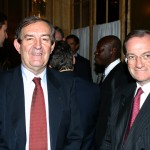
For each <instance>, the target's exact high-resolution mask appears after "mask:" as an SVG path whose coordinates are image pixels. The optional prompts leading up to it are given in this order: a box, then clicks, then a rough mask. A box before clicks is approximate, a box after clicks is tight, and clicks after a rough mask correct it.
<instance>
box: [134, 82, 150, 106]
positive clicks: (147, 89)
mask: <svg viewBox="0 0 150 150" xmlns="http://www.w3.org/2000/svg"><path fill="white" fill-rule="evenodd" d="M139 87H141V88H142V90H143V93H142V94H141V97H140V108H141V107H142V106H143V104H144V102H145V100H146V98H147V96H148V95H149V93H150V82H149V83H147V84H145V85H143V86H140V85H139V84H138V83H137V88H136V91H135V93H136V92H137V90H138V89H139Z"/></svg>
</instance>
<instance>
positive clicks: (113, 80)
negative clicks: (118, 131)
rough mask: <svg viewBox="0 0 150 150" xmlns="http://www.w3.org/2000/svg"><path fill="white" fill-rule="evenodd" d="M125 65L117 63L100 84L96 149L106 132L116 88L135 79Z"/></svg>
mask: <svg viewBox="0 0 150 150" xmlns="http://www.w3.org/2000/svg"><path fill="white" fill-rule="evenodd" d="M125 65H126V64H122V63H121V62H120V63H119V64H118V65H116V66H115V67H114V68H113V69H112V70H111V71H110V73H109V74H108V75H107V76H106V78H105V79H104V81H103V82H102V84H101V85H100V86H101V93H102V94H101V105H100V112H99V118H98V122H97V127H96V147H97V148H96V149H99V147H100V145H101V142H102V140H103V138H104V135H105V133H106V129H107V122H108V118H109V116H110V108H111V103H113V102H112V98H113V96H114V93H115V91H116V89H117V88H118V87H120V86H122V87H123V86H125V85H126V84H128V83H129V82H131V81H132V80H133V79H132V78H131V76H130V75H129V72H128V70H127V68H126V66H125Z"/></svg>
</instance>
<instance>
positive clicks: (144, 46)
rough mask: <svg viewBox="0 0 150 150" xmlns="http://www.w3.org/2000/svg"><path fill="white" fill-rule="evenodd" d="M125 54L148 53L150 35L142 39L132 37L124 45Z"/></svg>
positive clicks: (149, 49)
mask: <svg viewBox="0 0 150 150" xmlns="http://www.w3.org/2000/svg"><path fill="white" fill-rule="evenodd" d="M126 49H127V52H128V53H130V52H134V53H137V54H138V53H139V52H146V51H150V35H145V36H143V37H132V38H131V39H129V40H128V42H127V43H126Z"/></svg>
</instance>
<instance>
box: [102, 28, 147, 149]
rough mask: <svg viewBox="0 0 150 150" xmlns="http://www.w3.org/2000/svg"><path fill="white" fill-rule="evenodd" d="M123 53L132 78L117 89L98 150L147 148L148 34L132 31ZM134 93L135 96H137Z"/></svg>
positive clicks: (144, 31) (127, 38) (127, 37)
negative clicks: (128, 82)
mask: <svg viewBox="0 0 150 150" xmlns="http://www.w3.org/2000/svg"><path fill="white" fill-rule="evenodd" d="M124 54H125V57H126V62H127V65H128V70H129V72H130V74H131V76H132V77H133V78H134V79H135V81H134V82H133V83H130V84H129V85H128V86H126V87H124V88H123V87H121V88H119V89H118V90H117V91H116V93H115V96H114V98H113V101H114V103H113V105H112V113H111V114H112V115H111V118H110V120H109V123H108V129H107V134H106V136H105V140H104V141H103V144H102V147H101V149H102V150H106V149H107V150H148V149H150V109H149V108H150V31H149V30H133V31H131V32H130V33H129V34H128V35H127V36H126V38H125V40H124ZM137 93H138V94H137Z"/></svg>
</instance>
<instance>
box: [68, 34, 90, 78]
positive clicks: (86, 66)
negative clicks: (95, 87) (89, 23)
mask: <svg viewBox="0 0 150 150" xmlns="http://www.w3.org/2000/svg"><path fill="white" fill-rule="evenodd" d="M66 42H67V43H68V44H69V45H70V47H71V49H72V51H73V55H74V56H75V61H76V63H75V65H74V72H75V73H76V74H77V75H78V76H80V77H81V78H83V79H85V80H88V81H92V72H91V65H90V61H89V60H88V59H86V58H84V57H83V56H81V55H79V54H78V50H79V46H80V41H79V38H78V37H77V36H76V35H73V34H70V35H68V36H67V37H66Z"/></svg>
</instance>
